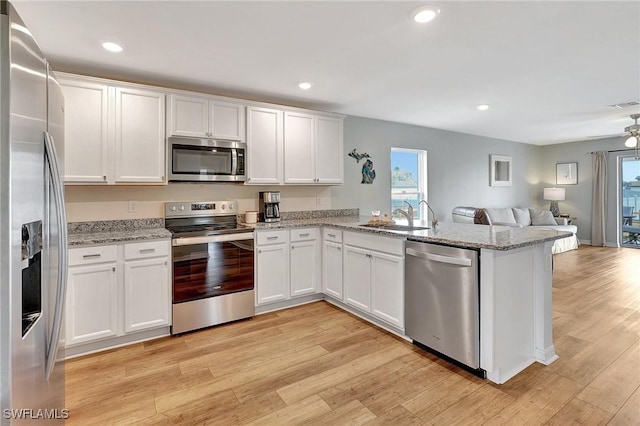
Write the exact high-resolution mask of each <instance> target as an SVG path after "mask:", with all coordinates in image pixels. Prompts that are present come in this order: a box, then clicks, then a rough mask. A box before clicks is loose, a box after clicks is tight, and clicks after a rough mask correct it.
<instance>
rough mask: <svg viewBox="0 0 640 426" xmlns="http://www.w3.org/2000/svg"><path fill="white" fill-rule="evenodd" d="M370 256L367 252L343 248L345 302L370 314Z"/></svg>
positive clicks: (347, 247) (354, 248) (353, 248)
mask: <svg viewBox="0 0 640 426" xmlns="http://www.w3.org/2000/svg"><path fill="white" fill-rule="evenodd" d="M370 258H371V254H370V253H369V251H368V250H362V249H360V248H357V247H351V246H347V245H345V246H344V257H343V259H344V264H343V267H344V287H345V301H346V302H347V303H348V304H349V305H352V306H355V307H356V308H360V309H362V310H363V311H366V312H371V260H370Z"/></svg>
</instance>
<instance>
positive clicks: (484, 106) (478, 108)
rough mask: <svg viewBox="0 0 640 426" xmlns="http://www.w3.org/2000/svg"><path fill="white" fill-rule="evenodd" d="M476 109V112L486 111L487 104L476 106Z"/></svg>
mask: <svg viewBox="0 0 640 426" xmlns="http://www.w3.org/2000/svg"><path fill="white" fill-rule="evenodd" d="M476 109H477V110H478V111H486V110H488V109H489V105H487V104H482V105H476Z"/></svg>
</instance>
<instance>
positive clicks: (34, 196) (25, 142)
mask: <svg viewBox="0 0 640 426" xmlns="http://www.w3.org/2000/svg"><path fill="white" fill-rule="evenodd" d="M63 139H64V100H63V97H62V92H61V90H60V87H59V85H58V83H57V81H56V79H55V76H54V75H53V73H52V72H51V71H50V69H49V65H48V63H47V61H46V59H45V58H44V56H43V55H42V53H41V52H40V49H39V48H38V45H37V43H36V41H35V40H34V38H33V36H32V34H31V32H30V31H29V30H28V29H27V28H26V27H25V25H24V23H23V22H22V21H21V20H20V17H19V16H18V15H17V14H16V12H15V10H14V9H13V7H12V6H11V4H10V3H8V2H6V1H4V0H3V1H0V391H1V400H0V408H1V412H0V424H1V425H8V424H34V423H36V424H41V423H42V424H47V423H62V422H63V421H64V418H65V417H66V416H67V415H68V412H67V410H66V408H65V406H64V365H63V361H62V360H63V354H62V349H61V347H62V346H63V345H61V344H60V342H61V340H62V338H63V336H61V335H60V330H61V325H62V320H63V306H64V295H65V292H66V288H65V287H66V273H67V266H66V265H67V256H66V253H67V242H66V241H67V240H66V238H67V233H66V216H65V212H64V194H63V190H64V186H63V183H62V180H61V173H62V164H61V161H60V160H61V159H62V158H63V147H64V145H63V142H64V141H63ZM54 141H55V142H54ZM56 152H57V155H56Z"/></svg>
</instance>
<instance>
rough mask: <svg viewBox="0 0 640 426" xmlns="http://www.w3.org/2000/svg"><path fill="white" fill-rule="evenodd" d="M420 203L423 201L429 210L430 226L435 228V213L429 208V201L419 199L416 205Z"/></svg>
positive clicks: (436, 223) (436, 221)
mask: <svg viewBox="0 0 640 426" xmlns="http://www.w3.org/2000/svg"><path fill="white" fill-rule="evenodd" d="M421 203H424V205H425V206H427V208H428V209H429V211H430V212H431V227H432V228H434V229H435V228H436V227H437V226H438V219H436V214H435V213H434V212H433V210H432V209H431V206H430V205H429V203H427V202H426V201H425V200H420V202H419V203H418V205H420V204H421ZM427 219H429V214H428V213H427Z"/></svg>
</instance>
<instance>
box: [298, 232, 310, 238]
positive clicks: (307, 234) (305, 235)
mask: <svg viewBox="0 0 640 426" xmlns="http://www.w3.org/2000/svg"><path fill="white" fill-rule="evenodd" d="M300 236H301V237H308V236H309V233H308V232H307V233H306V234H300Z"/></svg>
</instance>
